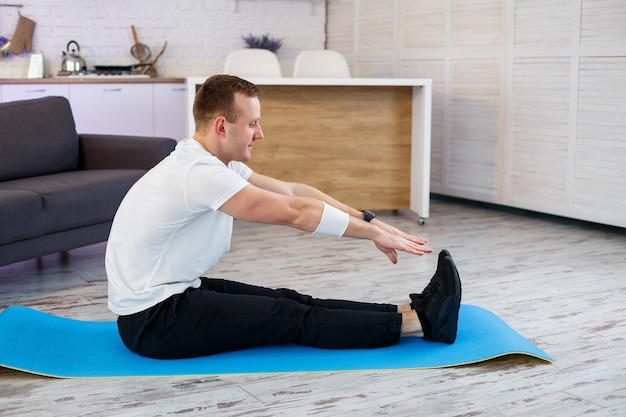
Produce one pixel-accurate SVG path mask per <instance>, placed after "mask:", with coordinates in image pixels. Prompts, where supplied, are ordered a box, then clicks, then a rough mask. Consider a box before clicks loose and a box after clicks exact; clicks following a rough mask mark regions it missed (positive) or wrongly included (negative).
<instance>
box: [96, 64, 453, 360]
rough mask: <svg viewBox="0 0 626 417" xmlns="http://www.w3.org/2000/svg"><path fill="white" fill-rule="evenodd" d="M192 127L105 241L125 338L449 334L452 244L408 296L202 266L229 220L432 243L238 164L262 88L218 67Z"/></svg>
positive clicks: (242, 342) (125, 206)
mask: <svg viewBox="0 0 626 417" xmlns="http://www.w3.org/2000/svg"><path fill="white" fill-rule="evenodd" d="M193 115H194V119H195V123H196V132H195V134H194V136H193V138H190V139H187V140H185V141H182V142H180V143H179V144H178V146H177V147H176V149H175V150H174V151H173V152H172V153H171V154H170V155H169V156H168V157H167V158H165V159H164V160H163V161H161V163H159V164H158V165H157V166H155V167H154V168H153V169H151V170H150V171H149V172H148V173H146V174H145V175H144V176H143V177H142V178H141V179H140V180H139V181H137V183H136V184H135V185H134V186H133V187H132V188H131V189H130V191H129V192H128V194H127V195H126V197H125V198H124V200H123V201H122V203H121V205H120V207H119V209H118V212H117V214H116V216H115V219H114V221H113V226H112V228H111V233H110V237H109V241H108V245H107V251H106V270H107V276H108V280H109V302H108V305H109V308H110V309H111V311H113V312H114V313H116V314H118V315H119V318H118V329H119V332H120V336H121V338H122V340H123V342H124V343H125V345H126V346H127V347H128V348H129V349H131V350H132V351H134V352H137V353H139V354H141V355H145V356H150V357H155V358H185V357H196V356H206V355H212V354H216V353H220V352H224V351H229V350H235V349H243V348H249V347H254V346H262V345H271V344H284V343H296V344H302V345H307V346H315V347H320V348H329V349H343V348H375V347H383V346H389V345H392V344H394V343H397V342H398V341H399V338H400V337H401V336H413V337H423V338H424V339H426V340H431V341H440V342H445V343H453V342H454V340H455V338H456V331H457V318H458V311H459V306H460V302H461V283H460V280H459V276H458V272H457V270H456V267H455V265H454V262H453V261H452V258H451V257H450V254H449V253H448V252H447V251H445V250H444V251H442V252H441V253H440V254H439V260H438V266H437V271H436V272H435V274H434V276H433V277H432V279H431V281H430V283H429V284H428V286H427V287H426V288H425V289H424V291H423V292H422V293H421V294H410V299H411V303H408V304H404V305H399V306H397V305H392V304H372V303H360V302H354V301H342V300H321V299H314V298H312V297H310V296H306V295H302V294H299V293H297V292H296V291H293V290H290V289H276V290H275V289H269V288H262V287H257V286H252V285H247V284H244V283H239V282H232V281H225V280H219V279H210V278H206V277H203V276H202V275H203V274H204V273H205V272H206V271H208V270H209V269H210V268H211V267H212V266H213V265H215V264H216V263H217V262H218V261H219V260H220V258H221V257H222V256H223V255H224V254H226V253H227V252H228V250H229V246H230V240H231V235H232V225H233V218H236V219H241V220H245V221H249V222H258V223H267V224H276V225H285V226H291V227H294V228H297V229H299V230H302V231H306V232H311V233H315V234H323V235H330V236H346V237H352V238H360V239H369V240H371V241H373V242H374V245H376V247H377V248H378V249H379V250H380V251H381V252H383V253H384V254H385V255H387V257H388V258H389V259H390V260H391V262H393V263H394V264H395V263H396V262H397V261H398V255H397V251H403V252H407V253H410V254H414V255H422V254H424V253H430V252H431V249H428V248H427V247H425V246H424V244H425V243H426V240H425V239H423V238H421V237H416V236H411V235H409V234H407V233H404V232H402V231H400V230H398V229H397V228H395V227H393V226H390V225H388V224H386V223H384V222H382V221H380V220H379V219H375V215H374V214H373V213H370V212H361V211H358V210H356V209H354V208H351V207H348V206H347V205H345V204H343V203H341V202H339V201H336V200H335V199H333V198H331V197H329V196H328V195H326V194H324V193H322V192H321V191H319V190H317V189H315V188H313V187H310V186H307V185H304V184H297V183H287V182H283V181H280V180H277V179H274V178H270V177H268V176H264V175H261V174H259V173H256V172H253V171H252V170H251V169H250V168H249V167H247V166H246V165H245V162H247V161H248V160H250V158H251V153H252V147H253V145H254V143H255V141H257V140H259V139H263V131H262V130H261V125H260V123H259V121H260V118H261V106H260V101H259V90H258V88H257V87H256V86H255V85H254V84H252V83H249V82H247V81H245V80H243V79H240V78H237V77H234V76H229V75H216V76H213V77H211V78H209V79H208V80H206V82H205V83H204V84H203V86H202V87H201V88H200V90H199V91H198V93H197V95H196V98H195V102H194V108H193Z"/></svg>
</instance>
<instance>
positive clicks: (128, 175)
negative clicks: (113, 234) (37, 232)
mask: <svg viewBox="0 0 626 417" xmlns="http://www.w3.org/2000/svg"><path fill="white" fill-rule="evenodd" d="M145 172H146V171H145V170H137V169H119V170H117V169H115V170H112V169H102V170H86V171H70V172H61V173H58V174H51V175H46V176H42V177H33V178H24V179H20V180H13V181H6V182H2V183H0V190H2V189H4V190H8V189H13V190H26V191H29V192H33V193H36V194H39V195H40V196H41V198H42V199H43V210H44V213H45V223H46V228H45V233H54V232H58V231H63V230H67V229H73V228H76V227H81V226H86V225H91V224H96V223H101V222H105V221H111V220H112V219H113V216H114V215H115V212H116V211H117V208H118V206H119V204H120V202H121V201H122V198H123V197H124V196H125V195H126V192H127V191H128V190H129V189H130V187H131V186H132V185H133V184H134V183H135V182H136V181H137V180H138V179H139V178H140V177H141V176H142V175H143V174H144V173H145Z"/></svg>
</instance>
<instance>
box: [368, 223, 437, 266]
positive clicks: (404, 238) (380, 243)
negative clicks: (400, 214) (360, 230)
mask: <svg viewBox="0 0 626 417" xmlns="http://www.w3.org/2000/svg"><path fill="white" fill-rule="evenodd" d="M381 223H382V222H381ZM377 226H378V225H377ZM379 227H380V226H379ZM381 229H382V231H383V233H381V235H380V236H379V237H377V238H376V239H374V245H376V248H377V249H378V250H379V251H381V252H383V253H384V254H385V255H387V257H388V258H389V260H390V261H391V262H392V263H394V264H396V263H398V252H397V251H398V250H401V251H403V252H407V253H410V254H413V255H423V254H425V253H430V252H432V251H433V250H432V249H430V248H427V247H425V246H423V244H424V243H426V240H424V239H423V238H420V237H418V236H411V235H409V234H406V233H404V232H400V233H399V234H397V233H390V232H389V231H387V230H385V229H383V228H381ZM394 229H395V228H394ZM395 230H397V231H398V232H399V230H398V229H395Z"/></svg>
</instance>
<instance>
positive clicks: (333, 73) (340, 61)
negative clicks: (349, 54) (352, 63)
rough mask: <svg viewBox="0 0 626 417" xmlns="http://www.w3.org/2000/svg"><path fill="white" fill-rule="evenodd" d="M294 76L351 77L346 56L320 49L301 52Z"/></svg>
mask: <svg viewBox="0 0 626 417" xmlns="http://www.w3.org/2000/svg"><path fill="white" fill-rule="evenodd" d="M293 76H294V77H300V78H302V77H304V78H350V68H349V67H348V61H346V58H345V57H344V56H343V55H342V54H341V53H340V52H337V51H331V50H329V49H320V50H313V51H304V52H300V54H298V56H297V57H296V62H295V64H294V66H293Z"/></svg>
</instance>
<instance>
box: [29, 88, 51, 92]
mask: <svg viewBox="0 0 626 417" xmlns="http://www.w3.org/2000/svg"><path fill="white" fill-rule="evenodd" d="M26 92H27V93H45V92H46V89H45V88H42V89H40V90H26Z"/></svg>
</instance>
